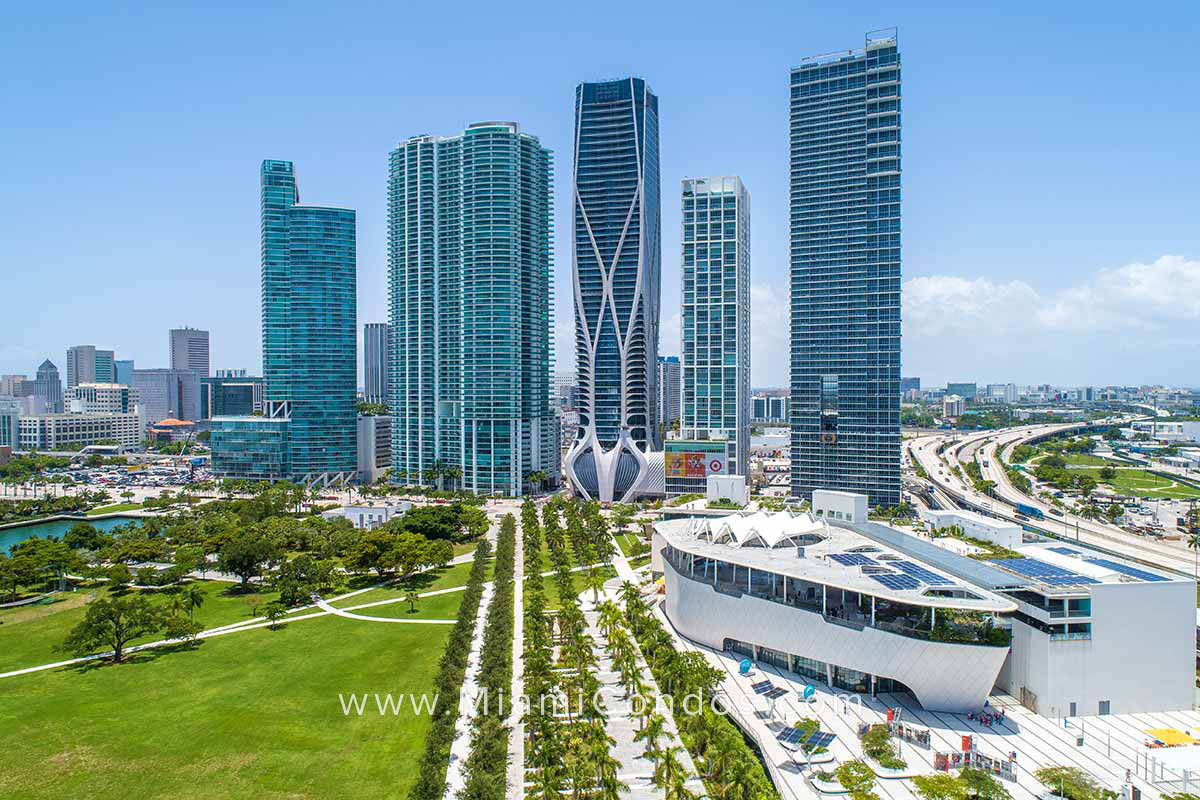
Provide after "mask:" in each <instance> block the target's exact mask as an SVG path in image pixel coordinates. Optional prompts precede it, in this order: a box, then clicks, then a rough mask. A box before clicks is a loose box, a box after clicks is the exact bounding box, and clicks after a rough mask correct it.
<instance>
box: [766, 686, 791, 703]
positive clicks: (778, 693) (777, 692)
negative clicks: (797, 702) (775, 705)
mask: <svg viewBox="0 0 1200 800" xmlns="http://www.w3.org/2000/svg"><path fill="white" fill-rule="evenodd" d="M785 694H787V689H782V688H780V687H778V686H776V687H775V688H774V689H771V690H770V691H768V692H767V693H766V694H764V695H763V697H765V698H767V699H768V700H778V699H779V698H781V697H783V696H784V695H785Z"/></svg>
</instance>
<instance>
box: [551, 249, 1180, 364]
mask: <svg viewBox="0 0 1200 800" xmlns="http://www.w3.org/2000/svg"><path fill="white" fill-rule="evenodd" d="M902 291H903V294H902V297H903V301H902V302H903V304H904V307H903V314H902V319H903V324H902V331H903V335H904V342H903V351H902V357H903V367H902V371H903V373H904V374H905V375H919V376H921V377H922V378H923V379H925V381H926V382H927V383H929V384H930V385H936V384H937V383H939V382H944V381H946V380H957V379H965V380H979V381H983V382H988V381H1009V380H1011V381H1015V382H1018V383H1020V382H1025V383H1033V382H1042V381H1048V382H1059V383H1064V384H1071V383H1078V384H1084V383H1096V384H1101V383H1118V382H1120V383H1143V382H1164V383H1172V384H1175V385H1189V384H1192V383H1197V382H1200V326H1197V322H1200V261H1197V260H1193V259H1188V258H1185V257H1183V256H1174V255H1165V256H1162V257H1161V258H1158V259H1157V260H1155V261H1153V262H1152V263H1148V264H1142V263H1134V264H1127V265H1125V266H1123V267H1116V268H1111V269H1100V270H1098V271H1096V272H1095V273H1094V274H1093V275H1092V276H1091V277H1089V278H1088V279H1086V280H1084V281H1081V282H1079V283H1076V284H1074V285H1071V286H1067V287H1065V288H1061V289H1056V290H1047V289H1039V288H1037V287H1035V286H1033V285H1031V284H1030V283H1028V282H1026V281H1020V280H1011V281H995V280H992V279H990V278H984V277H976V278H966V277H961V276H957V275H931V276H922V277H918V278H910V279H909V280H907V281H905V282H904V286H903V290H902ZM789 308H790V304H789V298H788V289H787V286H786V284H757V285H753V286H751V288H750V340H751V354H750V365H751V381H752V383H753V385H755V386H786V385H787V383H788V370H789V363H788V352H789V337H788V323H789V317H790V311H789ZM669 310H670V311H673V313H667V312H668V311H669ZM663 312H664V313H663V317H662V327H661V329H660V332H659V342H660V345H659V350H660V352H662V353H664V354H672V353H678V352H679V337H680V332H679V323H680V320H679V312H678V309H670V307H664V308H663ZM573 336H574V328H573V322H572V317H571V316H570V309H569V308H568V309H566V310H565V313H564V312H562V311H560V315H559V318H558V319H557V321H556V325H555V338H556V340H557V342H556V343H557V350H558V369H560V370H569V369H573V368H574V361H575V356H574V344H573Z"/></svg>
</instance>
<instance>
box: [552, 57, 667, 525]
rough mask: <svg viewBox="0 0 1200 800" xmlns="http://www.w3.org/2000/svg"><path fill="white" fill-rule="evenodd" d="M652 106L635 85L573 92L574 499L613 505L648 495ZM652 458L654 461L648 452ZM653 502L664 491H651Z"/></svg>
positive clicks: (655, 231) (652, 419)
mask: <svg viewBox="0 0 1200 800" xmlns="http://www.w3.org/2000/svg"><path fill="white" fill-rule="evenodd" d="M659 185H660V184H659V170H658V98H657V97H656V96H655V95H654V94H653V93H652V92H651V91H650V87H649V86H647V85H646V82H645V81H644V80H641V79H640V78H627V79H624V80H617V81H609V82H605V83H581V84H580V85H579V86H578V87H576V89H575V172H574V175H573V190H574V191H573V198H572V204H573V207H574V240H575V250H574V258H573V264H572V272H573V279H574V299H575V351H576V362H577V370H576V371H577V373H578V376H579V430H578V433H577V436H576V439H575V443H574V444H573V445H572V447H571V450H570V452H569V453H568V454H567V459H566V471H567V476H568V478H569V479H570V481H571V485H572V486H573V487H574V489H575V491H576V492H577V493H579V494H581V495H583V496H585V497H588V498H591V499H596V500H603V501H612V500H626V499H632V498H633V497H636V496H637V495H638V494H639V493H640V492H642V491H643V490H645V489H647V488H650V484H649V481H650V480H651V476H652V475H654V474H657V473H658V472H659V469H660V466H659V467H656V468H655V469H652V467H651V463H650V462H651V460H652V457H651V456H650V455H648V454H649V453H651V452H652V451H657V450H658V449H659V447H660V445H661V441H660V438H659V431H658V374H657V373H658V326H659V291H660V285H661V261H662V242H661V239H662V235H661V233H662V232H661V229H660V210H659V202H660V200H659ZM653 458H654V459H656V460H657V459H661V458H662V456H661V455H660V454H658V453H655V455H654V456H653ZM655 488H656V489H657V491H662V488H661V487H655Z"/></svg>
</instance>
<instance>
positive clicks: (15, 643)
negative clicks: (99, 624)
mask: <svg viewBox="0 0 1200 800" xmlns="http://www.w3.org/2000/svg"><path fill="white" fill-rule="evenodd" d="M197 583H198V584H199V585H200V586H201V588H203V589H204V605H202V606H201V607H200V608H198V609H196V612H195V616H196V621H197V622H199V623H200V624H202V625H203V626H204V627H205V628H213V627H216V626H218V625H226V624H228V623H230V622H237V621H239V620H243V619H250V618H251V617H252V616H253V614H252V611H253V609H254V607H255V605H256V604H257V605H260V606H261V605H265V604H266V603H268V602H270V601H271V600H274V599H275V598H277V597H278V595H277V594H276V593H274V592H252V593H247V594H241V593H237V592H236V584H232V583H224V582H218V581H197ZM129 591H140V592H144V593H145V594H146V595H147V596H149V597H151V598H153V599H154V601H155V602H157V603H164V604H169V603H170V602H171V599H172V595H173V593H174V591H175V590H174V589H154V590H146V589H131V590H129ZM93 592H96V593H97V595H98V596H101V597H103V596H105V595H106V594H107V593H108V589H107V588H106V587H105V586H103V585H102V584H97V585H95V586H88V587H87V588H81V589H79V590H78V591H76V592H68V593H65V594H64V595H62V596H64V597H65V598H66V599H64V600H61V601H59V602H57V603H52V604H50V605H45V606H28V607H24V608H8V609H0V622H3V623H4V624H3V625H0V672H10V671H12V670H16V669H23V668H25V667H36V666H38V665H39V664H50V663H53V662H55V661H64V660H66V659H68V658H71V655H70V654H69V653H61V652H56V651H55V650H54V648H55V646H56V645H58V644H61V643H62V641H63V639H65V638H66V637H67V632H68V631H70V630H71V628H73V627H74V626H75V625H76V624H77V623H79V621H80V620H82V619H83V616H84V613H85V610H84V606H85V604H86V600H87V598H88V597H89V596H90V595H91V594H92V593H93ZM161 638H162V636H161V635H159V634H157V633H156V634H152V635H150V636H146V637H143V638H141V639H138V640H136V641H134V642H133V644H137V643H139V642H150V641H155V640H157V639H161ZM0 796H3V793H0Z"/></svg>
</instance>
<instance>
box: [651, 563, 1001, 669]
mask: <svg viewBox="0 0 1200 800" xmlns="http://www.w3.org/2000/svg"><path fill="white" fill-rule="evenodd" d="M663 563H664V564H667V565H668V566H670V567H671V569H672V570H673V571H674V572H675V574H676V575H678V576H679V577H681V578H686V579H687V580H690V581H694V582H696V583H699V584H703V585H704V586H707V587H709V588H710V589H712V590H713V591H714V592H717V593H718V594H723V595H727V596H729V597H734V598H740V597H743V596H747V597H756V598H758V599H759V600H766V601H768V602H772V603H778V604H779V605H781V606H787V607H789V608H795V609H799V610H801V611H805V612H808V613H811V614H820V615H821V618H822V619H823V620H824V621H825V622H828V623H830V624H832V625H839V626H841V627H843V628H849V629H851V630H855V631H862V630H866V629H867V628H876V629H878V630H881V631H886V632H887V633H894V634H896V635H899V636H904V637H907V638H909V639H921V640H924V641H927V642H941V643H943V644H967V645H974V646H976V647H1008V646H1009V645H1010V644H1011V636H1010V637H1009V638H1008V640H1006V641H996V642H992V641H986V640H983V639H980V638H968V634H967V633H965V632H960V631H958V630H955V629H947V628H945V627H938V628H935V629H934V630H932V631H931V630H929V629H928V628H913V627H909V626H907V625H898V624H896V623H894V622H883V621H879V620H876V622H875V623H874V624H872V623H871V622H870V619H869V618H866V617H864V618H863V619H862V621H859V620H852V619H847V618H845V617H835V616H831V615H829V614H827V613H824V612H823V610H822V608H821V606H820V605H818V604H812V603H808V602H805V601H802V600H797V599H796V598H795V597H791V598H788V600H786V601H785V600H784V599H783V598H782V597H780V596H778V595H775V594H772V593H770V592H766V593H759V592H755V591H752V590H751V591H747V590H746V589H745V588H743V587H742V586H741V585H740V584H732V583H729V582H728V581H714V580H713V579H711V578H707V579H706V578H703V577H692V576H691V575H688V574H687V573H685V572H683V571H681V570H680V569H679V568H678V567H676V566H675V565H674V564H672V563H671V560H670V559H664V561H663ZM999 630H1003V629H999Z"/></svg>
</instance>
